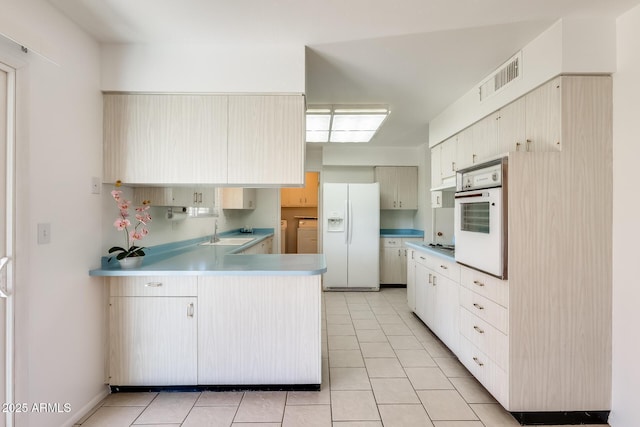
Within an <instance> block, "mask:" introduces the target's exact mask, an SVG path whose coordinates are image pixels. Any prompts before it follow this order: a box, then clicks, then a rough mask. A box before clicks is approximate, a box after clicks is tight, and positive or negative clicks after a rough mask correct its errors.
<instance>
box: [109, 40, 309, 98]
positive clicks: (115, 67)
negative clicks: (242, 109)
mask: <svg viewBox="0 0 640 427" xmlns="http://www.w3.org/2000/svg"><path fill="white" fill-rule="evenodd" d="M102 89H103V90H105V91H133V92H216V93H219V92H245V93H247V92H273V93H289V92H292V93H304V92H305V48H304V46H302V45H285V44H277V45H255V44H251V45H238V44H234V43H228V42H225V43H224V44H219V45H209V44H157V45H146V44H145V45H128V44H127V45H125V44H107V45H103V46H102Z"/></svg>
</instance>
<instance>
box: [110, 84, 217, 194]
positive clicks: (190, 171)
mask: <svg viewBox="0 0 640 427" xmlns="http://www.w3.org/2000/svg"><path fill="white" fill-rule="evenodd" d="M227 102H228V97H227V96H216V95H169V94H167V95H164V94H163V95H158V94H155V95H151V94H112V93H108V94H105V95H104V143H103V144H104V145H103V151H104V181H105V182H115V181H116V180H122V181H123V182H125V183H129V184H218V183H224V182H226V180H227V126H228V118H227V108H228V107H227Z"/></svg>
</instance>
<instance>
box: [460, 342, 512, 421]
mask: <svg viewBox="0 0 640 427" xmlns="http://www.w3.org/2000/svg"><path fill="white" fill-rule="evenodd" d="M458 358H459V359H460V362H461V363H462V364H463V365H464V366H465V367H466V368H467V369H468V370H469V372H471V373H472V374H473V376H474V377H476V379H477V380H478V381H480V383H481V384H482V385H483V386H484V387H485V388H486V389H487V391H488V392H489V393H491V395H492V396H493V397H495V398H496V400H497V401H498V402H500V404H501V405H502V406H504V407H505V408H507V409H508V408H509V377H508V376H507V374H506V372H505V371H504V370H502V369H500V368H499V367H498V365H496V364H495V363H494V362H493V361H492V360H491V359H490V358H489V357H487V355H486V354H485V353H483V352H482V351H480V350H479V349H478V348H477V347H476V346H474V345H473V343H471V342H470V341H469V340H467V339H466V338H464V337H460V347H459V352H458Z"/></svg>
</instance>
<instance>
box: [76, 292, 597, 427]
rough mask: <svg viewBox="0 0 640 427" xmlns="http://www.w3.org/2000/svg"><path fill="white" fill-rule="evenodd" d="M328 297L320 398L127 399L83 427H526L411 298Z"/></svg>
mask: <svg viewBox="0 0 640 427" xmlns="http://www.w3.org/2000/svg"><path fill="white" fill-rule="evenodd" d="M323 296H324V298H323V300H324V305H323V317H322V320H323V332H322V356H323V383H322V390H321V391H320V392H202V393H182V392H180V393H178V392H166V393H165V392H163V393H119V394H112V395H110V396H108V397H107V398H106V399H105V400H104V401H103V402H102V403H101V404H99V405H98V406H97V407H96V408H94V410H92V411H91V412H90V413H89V414H87V415H86V416H85V417H84V419H83V420H81V422H80V423H79V424H77V426H80V425H81V426H82V427H98V426H100V427H102V426H104V427H121V426H122V427H129V426H133V427H135V426H142V425H144V426H145V427H155V426H162V427H178V426H181V427H209V426H211V427H241V426H245V427H276V426H277V427H381V426H384V427H414V426H415V427H503V426H504V427H507V426H518V425H519V424H518V423H517V422H516V421H515V420H514V419H513V417H511V415H510V414H509V413H508V412H506V411H505V410H504V409H503V408H502V407H501V406H500V405H499V404H498V403H497V402H496V401H495V400H494V399H493V397H491V395H490V394H489V393H488V392H487V391H486V390H485V389H484V388H483V387H482V385H481V384H480V383H478V381H476V380H475V378H473V377H472V376H471V374H469V372H468V371H467V370H466V369H465V368H464V366H462V364H460V362H458V360H457V359H456V358H455V356H454V355H453V354H452V353H451V352H450V351H449V349H447V347H446V346H444V345H443V344H442V343H441V342H440V340H438V338H437V337H435V335H433V334H432V333H431V331H430V330H429V329H428V328H427V327H426V326H425V325H424V324H423V323H422V322H421V321H420V319H418V318H417V317H416V316H415V315H414V314H413V313H411V312H410V311H409V309H408V307H407V303H406V289H404V288H383V289H382V290H381V291H380V292H344V293H343V292H326V293H324V295H323ZM600 427H601V426H600Z"/></svg>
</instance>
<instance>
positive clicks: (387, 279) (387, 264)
mask: <svg viewBox="0 0 640 427" xmlns="http://www.w3.org/2000/svg"><path fill="white" fill-rule="evenodd" d="M416 241H422V238H415V237H383V238H381V239H380V284H382V285H389V284H400V285H405V284H407V256H408V249H407V247H406V246H405V245H404V244H405V242H416Z"/></svg>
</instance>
